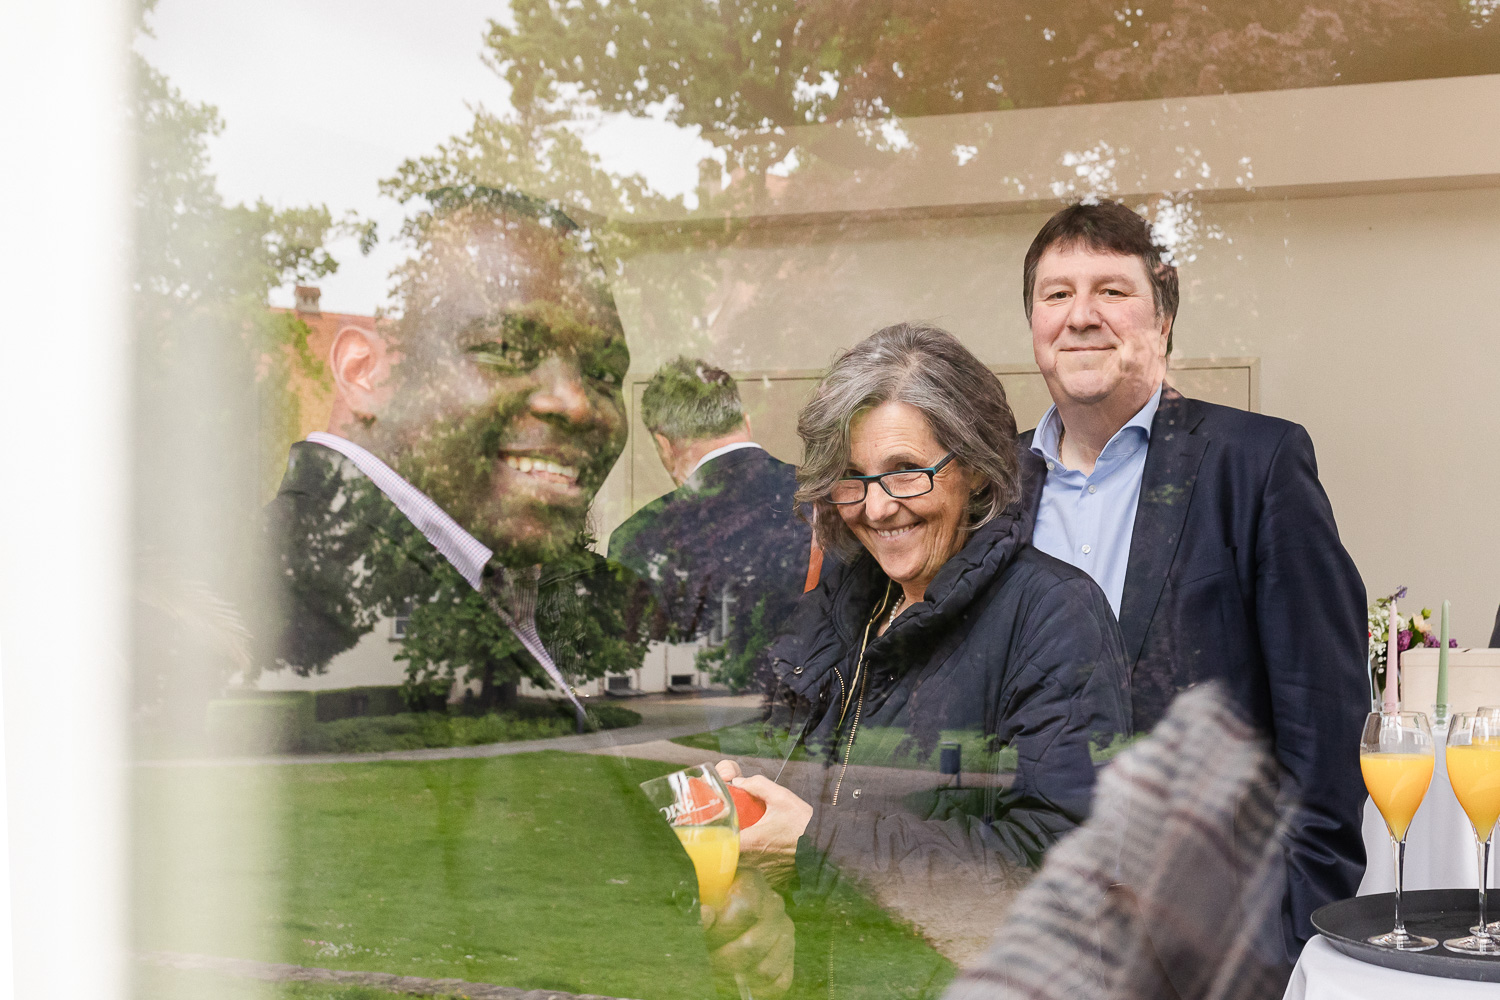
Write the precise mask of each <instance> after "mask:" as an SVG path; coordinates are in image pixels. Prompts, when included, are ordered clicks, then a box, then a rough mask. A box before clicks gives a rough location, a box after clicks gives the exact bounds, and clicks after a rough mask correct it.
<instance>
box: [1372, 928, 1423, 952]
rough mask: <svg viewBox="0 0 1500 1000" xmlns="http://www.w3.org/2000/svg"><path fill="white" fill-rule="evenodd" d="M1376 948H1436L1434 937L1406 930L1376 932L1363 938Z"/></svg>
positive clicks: (1398, 949)
mask: <svg viewBox="0 0 1500 1000" xmlns="http://www.w3.org/2000/svg"><path fill="white" fill-rule="evenodd" d="M1365 940H1366V941H1368V942H1370V943H1371V944H1373V945H1374V946H1375V947H1377V948H1390V949H1391V950H1392V951H1427V950H1428V949H1430V948H1436V947H1437V945H1438V943H1437V939H1436V938H1430V937H1423V936H1422V935H1420V934H1412V933H1409V932H1407V931H1401V932H1399V933H1398V932H1396V931H1388V932H1387V933H1385V934H1376V935H1375V936H1374V937H1372V938H1365Z"/></svg>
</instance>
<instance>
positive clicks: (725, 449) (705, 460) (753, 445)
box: [687, 441, 764, 479]
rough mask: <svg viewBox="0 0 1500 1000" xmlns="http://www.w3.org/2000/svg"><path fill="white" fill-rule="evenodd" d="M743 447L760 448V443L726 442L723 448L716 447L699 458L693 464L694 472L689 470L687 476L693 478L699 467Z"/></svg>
mask: <svg viewBox="0 0 1500 1000" xmlns="http://www.w3.org/2000/svg"><path fill="white" fill-rule="evenodd" d="M741 448H760V445H758V444H756V443H755V442H754V441H736V442H735V443H734V444H726V445H725V446H724V447H722V448H715V449H714V450H713V451H711V452H709V453H708V454H707V455H704V456H703V457H702V458H700V459H698V462H697V464H696V465H694V466H693V469H692V472H689V473H688V474H687V478H689V479H692V478H693V476H694V474H696V473H697V471H698V470H699V469H701V468H703V467H704V466H705V465H707V464H708V463H709V462H712V461H713V460H714V459H716V458H718V457H719V456H721V455H727V454H729V453H730V452H731V451H739V450H740V449H741ZM762 450H764V449H762Z"/></svg>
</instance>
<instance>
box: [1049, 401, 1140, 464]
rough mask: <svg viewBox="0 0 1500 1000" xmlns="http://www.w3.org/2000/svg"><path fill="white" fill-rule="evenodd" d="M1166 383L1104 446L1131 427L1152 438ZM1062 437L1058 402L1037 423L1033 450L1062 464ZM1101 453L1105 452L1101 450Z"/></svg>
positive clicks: (1106, 448)
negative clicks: (1059, 449) (1153, 423)
mask: <svg viewBox="0 0 1500 1000" xmlns="http://www.w3.org/2000/svg"><path fill="white" fill-rule="evenodd" d="M1165 385H1166V383H1162V385H1159V386H1157V387H1156V391H1155V392H1153V393H1152V394H1151V398H1150V399H1148V400H1146V405H1145V406H1142V407H1141V408H1140V409H1139V410H1137V411H1136V413H1135V416H1133V417H1131V418H1130V419H1129V420H1127V421H1125V426H1124V427H1121V428H1120V429H1119V430H1117V431H1115V433H1114V436H1113V437H1111V438H1110V439H1109V444H1106V445H1105V446H1104V448H1105V450H1106V451H1107V450H1109V445H1110V444H1113V443H1114V442H1115V441H1117V440H1118V439H1119V438H1120V436H1121V435H1122V434H1124V433H1126V431H1127V430H1128V429H1129V428H1132V427H1135V428H1139V429H1140V431H1141V432H1142V433H1143V434H1144V435H1145V439H1146V440H1147V441H1150V440H1151V421H1152V420H1154V419H1156V409H1157V407H1159V406H1160V405H1161V393H1162V389H1163V387H1164V386H1165ZM1061 437H1062V418H1061V417H1059V416H1058V414H1057V404H1056V403H1054V404H1053V405H1052V406H1050V407H1048V408H1047V412H1046V413H1044V414H1042V419H1041V422H1040V423H1038V424H1037V425H1036V432H1035V433H1034V434H1032V435H1031V450H1032V451H1033V452H1035V453H1036V454H1038V455H1040V456H1042V457H1043V458H1045V459H1046V460H1047V461H1049V462H1053V463H1055V464H1057V465H1062V464H1063V463H1062V459H1060V458H1058V457H1057V442H1058V440H1059V439H1060V438H1061ZM1100 454H1103V452H1101V453H1100Z"/></svg>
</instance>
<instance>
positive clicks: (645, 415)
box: [641, 358, 745, 442]
mask: <svg viewBox="0 0 1500 1000" xmlns="http://www.w3.org/2000/svg"><path fill="white" fill-rule="evenodd" d="M641 420H642V422H644V423H645V425H646V429H647V430H649V431H650V432H651V433H653V434H661V435H663V436H664V437H666V439H667V440H669V441H673V442H677V441H701V440H703V439H705V438H715V437H718V436H719V435H721V434H727V433H729V432H730V431H732V430H734V429H735V428H737V427H739V426H741V425H742V424H743V423H744V420H745V411H744V408H743V407H742V406H741V405H740V390H739V387H738V386H736V385H735V384H734V378H733V376H731V375H730V374H729V373H728V372H726V371H724V370H723V369H721V368H715V367H714V366H713V365H711V364H709V363H708V362H706V361H700V360H698V359H696V358H677V359H676V360H675V361H668V362H667V363H666V364H664V365H662V366H661V367H660V368H658V369H657V370H656V374H655V375H652V376H651V381H650V382H647V383H646V391H645V392H644V393H642V395H641Z"/></svg>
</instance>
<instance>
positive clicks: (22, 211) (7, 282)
mask: <svg viewBox="0 0 1500 1000" xmlns="http://www.w3.org/2000/svg"><path fill="white" fill-rule="evenodd" d="M131 10H132V8H131V6H130V5H129V4H127V3H124V2H103V0H91V2H90V0H46V2H27V0H7V2H5V3H3V4H0V147H3V149H4V155H3V156H0V200H3V205H4V210H3V213H0V220H3V221H0V644H3V653H0V670H3V684H4V695H3V703H4V707H3V726H4V759H5V770H6V775H5V777H6V793H7V798H8V801H7V803H6V806H7V809H6V813H7V815H8V820H9V828H8V834H9V838H8V839H9V852H8V854H9V858H8V860H9V873H8V874H9V882H10V893H9V900H8V901H5V902H8V903H9V910H10V916H11V921H10V929H11V941H10V942H9V943H10V948H9V951H10V957H11V960H12V962H13V970H12V971H13V976H5V977H3V980H0V983H3V985H0V990H3V993H0V996H8V995H10V989H11V988H12V987H13V988H14V995H15V996H18V997H43V996H47V997H79V998H84V997H87V998H88V1000H114V998H117V997H123V996H124V995H125V971H126V965H125V955H126V952H125V946H126V919H125V899H126V896H125V885H126V869H125V860H126V851H125V846H126V836H125V816H126V811H125V772H124V770H123V760H124V741H125V731H126V730H125V726H126V715H125V705H126V700H125V693H126V654H125V648H126V645H125V639H126V622H125V614H124V611H125V607H126V605H125V552H126V525H127V513H128V511H127V475H128V461H127V459H128V456H127V455H126V452H125V449H126V442H127V432H128V427H129V412H128V399H127V384H128V380H127V357H128V352H127V323H126V311H125V303H126V301H127V300H126V296H125V281H126V274H127V269H126V262H125V254H126V252H127V233H126V226H127V220H128V192H129V178H128V176H127V169H128V168H127V163H128V158H127V155H126V150H125V148H124V141H125V130H124V122H123V120H122V116H121V111H122V106H123V101H124V100H125V99H126V96H127V95H128V94H129V92H130V91H129V88H128V87H127V85H126V76H125V72H126V67H127V64H126V61H125V58H124V54H125V49H124V46H125V43H126V40H127V38H128V35H127V33H126V30H125V29H126V27H127V25H128V23H129V18H130V16H131Z"/></svg>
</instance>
